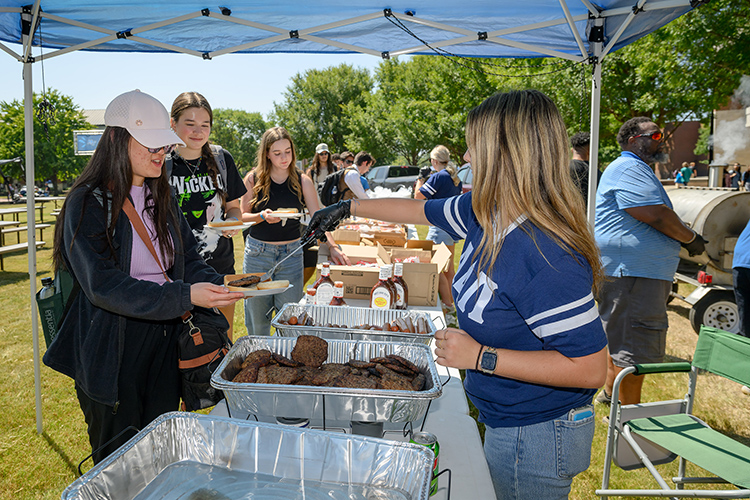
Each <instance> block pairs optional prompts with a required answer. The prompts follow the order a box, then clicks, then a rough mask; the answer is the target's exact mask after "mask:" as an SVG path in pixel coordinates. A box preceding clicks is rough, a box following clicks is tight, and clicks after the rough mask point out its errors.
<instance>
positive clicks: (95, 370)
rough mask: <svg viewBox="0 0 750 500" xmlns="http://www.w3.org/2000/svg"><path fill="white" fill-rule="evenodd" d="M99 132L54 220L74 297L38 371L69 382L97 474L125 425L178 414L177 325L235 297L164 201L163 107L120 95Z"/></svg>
mask: <svg viewBox="0 0 750 500" xmlns="http://www.w3.org/2000/svg"><path fill="white" fill-rule="evenodd" d="M104 123H105V125H106V128H105V129H104V132H103V133H102V137H101V139H100V141H99V144H98V146H97V147H96V150H95V151H94V154H93V156H92V157H91V160H90V161H89V163H88V164H87V165H86V167H85V168H84V169H83V172H81V175H80V176H79V177H78V179H77V180H76V182H75V183H74V184H73V187H72V188H71V189H70V193H69V194H68V196H67V198H66V200H65V203H64V205H63V207H62V209H61V210H60V215H59V216H58V218H57V224H56V226H55V240H54V248H53V254H52V257H53V264H54V267H55V269H56V270H58V269H61V268H64V269H66V270H67V271H68V272H69V273H70V274H71V275H72V276H73V278H74V280H75V281H76V282H77V283H78V284H79V286H80V292H78V293H77V295H75V298H74V299H73V300H72V302H71V304H70V309H69V311H68V314H67V315H66V316H65V318H64V320H63V322H62V324H61V325H60V328H59V331H58V333H57V337H56V338H55V341H54V342H52V344H51V345H50V346H49V349H48V350H47V352H46V353H45V355H44V363H45V364H46V365H48V366H49V367H51V368H53V369H55V370H57V371H59V372H61V373H64V374H65V375H68V376H69V377H71V378H73V379H74V380H75V389H76V394H77V395H78V401H79V403H80V406H81V410H83V414H84V416H85V418H86V424H87V425H88V434H89V441H90V443H91V448H92V450H93V451H94V454H93V458H94V462H95V463H98V462H99V461H101V460H102V459H104V458H105V457H106V456H107V455H109V454H110V453H112V452H113V451H114V450H116V449H117V448H118V447H119V446H120V445H122V444H123V443H125V442H126V441H127V440H128V439H130V438H131V437H132V436H133V434H134V433H132V432H131V433H127V432H126V433H124V434H120V433H121V432H122V431H125V430H126V429H127V428H128V427H129V426H134V427H136V428H137V429H143V428H144V427H145V426H146V425H147V424H148V423H149V422H151V421H152V420H153V419H155V418H156V417H158V416H159V415H161V414H162V413H165V412H168V411H174V410H177V409H178V406H179V401H180V383H181V379H180V374H179V371H178V368H177V336H178V334H179V332H180V330H181V329H182V320H181V319H180V316H182V314H183V313H184V312H185V311H187V310H192V309H193V307H194V306H202V307H209V308H211V307H223V306H228V305H230V304H233V303H235V302H236V301H237V300H239V299H241V298H242V297H243V294H241V293H230V292H229V291H228V290H227V289H226V288H225V287H223V286H221V283H222V282H223V276H222V275H220V274H217V273H216V271H214V270H213V269H212V268H211V267H209V266H208V265H207V264H206V263H205V262H204V261H203V259H202V258H201V256H200V255H199V254H198V250H197V243H196V241H195V238H194V237H193V234H192V232H191V230H190V226H188V224H187V222H186V221H185V218H184V217H183V216H182V213H181V211H180V209H179V207H178V206H177V204H176V203H175V200H174V198H173V197H172V195H171V193H170V188H169V183H168V181H167V176H166V173H165V171H164V168H163V165H164V157H165V155H166V153H168V152H169V150H171V149H172V148H173V146H174V145H175V144H180V143H181V139H180V138H179V137H178V136H177V135H175V134H174V132H172V131H171V130H170V128H169V114H168V113H167V110H166V109H165V108H164V106H163V105H162V104H161V103H160V102H159V101H157V100H156V99H154V98H153V97H151V96H150V95H147V94H145V93H142V92H139V91H137V90H136V91H132V92H127V93H125V94H122V95H120V96H118V97H116V98H115V99H114V100H113V101H112V102H111V103H110V104H109V106H107V110H106V111H105V113H104ZM126 203H132V205H133V206H134V208H135V211H136V213H137V215H138V216H140V218H141V219H142V221H143V225H144V226H145V227H146V230H147V231H148V233H149V234H150V236H151V243H152V245H153V247H154V249H155V250H156V253H157V255H158V258H159V262H157V261H156V258H155V257H154V256H153V255H152V254H151V253H150V252H149V250H148V247H147V246H146V244H145V243H144V241H143V240H141V238H140V237H139V236H138V235H137V234H136V233H135V231H134V229H133V225H132V223H131V220H130V219H129V217H128V216H127V215H126V214H125V212H124V211H123V206H124V205H125V204H126ZM161 269H166V273H167V276H168V277H169V279H167V276H165V275H164V274H162V271H161ZM118 434H120V435H119V436H118ZM110 440H112V441H111V442H109V443H107V442H108V441H110Z"/></svg>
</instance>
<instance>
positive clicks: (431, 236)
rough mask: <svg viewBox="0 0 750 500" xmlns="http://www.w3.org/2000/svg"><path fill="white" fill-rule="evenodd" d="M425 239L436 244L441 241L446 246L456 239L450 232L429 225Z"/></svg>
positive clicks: (452, 243)
mask: <svg viewBox="0 0 750 500" xmlns="http://www.w3.org/2000/svg"><path fill="white" fill-rule="evenodd" d="M427 239H428V240H430V241H431V242H433V243H434V244H436V245H439V244H441V243H445V244H446V245H448V246H451V245H455V244H456V241H455V240H454V239H453V238H451V235H450V234H448V233H446V232H445V231H443V230H442V229H440V228H439V227H435V226H430V228H429V229H428V230H427Z"/></svg>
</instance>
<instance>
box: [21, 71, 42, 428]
mask: <svg viewBox="0 0 750 500" xmlns="http://www.w3.org/2000/svg"><path fill="white" fill-rule="evenodd" d="M31 65H32V63H31V62H30V61H26V62H24V64H23V122H24V144H25V155H26V158H25V160H24V165H25V166H26V226H27V228H28V230H27V235H28V236H27V238H26V239H27V240H28V242H29V252H28V255H29V299H30V306H31V338H32V342H33V343H34V346H33V348H34V396H35V406H36V432H37V433H38V434H41V433H42V373H41V367H40V362H39V360H40V353H39V322H38V321H37V319H38V317H39V315H38V313H37V309H36V224H35V222H36V218H35V212H34V211H35V209H36V207H35V206H34V204H35V200H34V93H33V89H32V86H31Z"/></svg>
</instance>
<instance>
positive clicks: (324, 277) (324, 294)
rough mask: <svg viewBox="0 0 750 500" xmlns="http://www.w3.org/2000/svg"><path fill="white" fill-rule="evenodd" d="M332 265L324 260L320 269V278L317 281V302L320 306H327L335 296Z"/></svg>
mask: <svg viewBox="0 0 750 500" xmlns="http://www.w3.org/2000/svg"><path fill="white" fill-rule="evenodd" d="M330 275H331V265H330V264H329V263H328V262H323V264H322V266H321V270H320V278H318V281H316V282H315V284H314V285H313V288H315V303H316V304H317V305H319V306H327V305H329V304H330V303H331V299H332V298H333V280H332V279H331V276H330Z"/></svg>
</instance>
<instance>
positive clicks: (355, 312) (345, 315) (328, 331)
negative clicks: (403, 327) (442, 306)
mask: <svg viewBox="0 0 750 500" xmlns="http://www.w3.org/2000/svg"><path fill="white" fill-rule="evenodd" d="M303 311H304V312H306V313H307V315H308V316H310V317H311V318H312V319H313V321H315V324H316V325H345V326H346V327H348V328H330V327H325V326H304V325H285V324H283V323H282V321H284V322H286V321H289V318H291V317H292V316H296V317H299V315H300V314H302V312H303ZM396 318H410V319H411V320H412V323H416V320H417V319H418V318H424V319H425V320H426V322H427V333H402V332H383V331H379V330H363V329H357V328H355V327H356V326H361V325H377V326H381V325H383V324H384V323H385V322H386V321H387V322H389V323H390V322H392V321H393V320H395V319H396ZM271 326H273V327H274V328H276V331H277V332H278V333H279V335H281V336H282V337H299V336H300V335H315V336H316V337H322V338H324V339H338V340H375V341H382V342H401V343H410V342H418V343H422V344H429V343H430V340H431V339H432V338H433V337H434V336H435V332H436V331H437V328H435V324H434V323H433V322H432V319H431V318H430V315H429V314H427V313H423V312H417V311H409V310H406V311H404V310H398V309H371V308H369V307H349V306H309V305H302V304H294V303H290V304H284V307H282V308H281V310H280V311H279V313H278V314H277V315H276V316H275V317H274V318H273V320H272V321H271Z"/></svg>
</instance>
